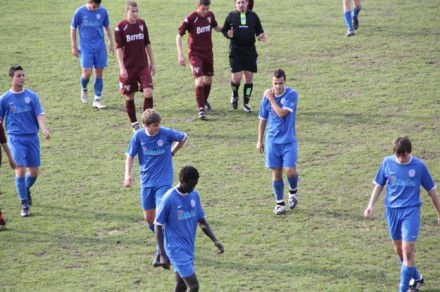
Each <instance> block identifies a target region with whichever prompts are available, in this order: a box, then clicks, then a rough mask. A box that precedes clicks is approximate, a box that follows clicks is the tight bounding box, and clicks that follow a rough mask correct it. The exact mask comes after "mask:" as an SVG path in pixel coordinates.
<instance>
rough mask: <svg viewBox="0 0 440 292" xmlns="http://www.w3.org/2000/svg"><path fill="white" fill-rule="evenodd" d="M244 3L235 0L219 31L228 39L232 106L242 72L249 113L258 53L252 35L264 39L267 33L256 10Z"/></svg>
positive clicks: (243, 0) (244, 107)
mask: <svg viewBox="0 0 440 292" xmlns="http://www.w3.org/2000/svg"><path fill="white" fill-rule="evenodd" d="M247 5H248V3H247V0H235V8H236V10H235V11H232V12H230V13H229V14H228V16H227V17H226V19H225V23H224V25H223V28H222V32H223V35H224V36H225V37H226V38H228V39H230V44H229V64H230V66H231V73H232V75H231V89H232V96H231V105H232V108H233V109H237V108H238V100H239V96H238V89H239V88H240V83H241V79H242V78H243V75H244V85H243V111H245V112H247V113H250V112H252V108H251V106H250V105H249V100H250V98H251V94H252V89H253V88H254V84H253V78H254V73H256V72H257V57H258V54H257V49H256V47H255V38H257V39H258V40H259V41H262V42H266V41H267V36H266V34H265V33H264V30H263V26H262V25H261V22H260V18H259V17H258V15H257V14H256V13H255V12H252V11H250V10H248V8H247Z"/></svg>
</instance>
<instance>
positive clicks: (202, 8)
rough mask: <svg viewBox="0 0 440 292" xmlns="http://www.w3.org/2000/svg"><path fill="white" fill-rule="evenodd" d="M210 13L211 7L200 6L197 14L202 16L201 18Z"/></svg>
mask: <svg viewBox="0 0 440 292" xmlns="http://www.w3.org/2000/svg"><path fill="white" fill-rule="evenodd" d="M208 11H209V6H206V5H199V6H198V7H197V13H198V14H199V15H200V16H201V17H205V16H206V13H208Z"/></svg>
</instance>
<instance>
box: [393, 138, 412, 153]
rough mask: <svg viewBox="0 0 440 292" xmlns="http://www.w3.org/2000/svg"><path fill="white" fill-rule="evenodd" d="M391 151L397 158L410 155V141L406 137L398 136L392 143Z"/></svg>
mask: <svg viewBox="0 0 440 292" xmlns="http://www.w3.org/2000/svg"><path fill="white" fill-rule="evenodd" d="M393 151H394V153H396V155H397V156H399V155H402V154H405V153H408V154H409V153H411V151H412V145H411V140H409V138H408V137H407V136H400V137H397V138H396V139H394V141H393Z"/></svg>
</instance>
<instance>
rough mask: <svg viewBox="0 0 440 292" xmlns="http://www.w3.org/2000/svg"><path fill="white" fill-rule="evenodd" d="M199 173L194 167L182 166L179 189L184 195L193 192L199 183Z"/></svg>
mask: <svg viewBox="0 0 440 292" xmlns="http://www.w3.org/2000/svg"><path fill="white" fill-rule="evenodd" d="M199 177H200V175H199V171H198V170H197V168H195V167H194V166H190V165H187V166H184V167H183V168H182V169H181V170H180V173H179V188H180V189H181V190H182V191H183V192H184V193H189V192H192V191H193V190H194V188H195V187H196V185H197V183H198V182H199Z"/></svg>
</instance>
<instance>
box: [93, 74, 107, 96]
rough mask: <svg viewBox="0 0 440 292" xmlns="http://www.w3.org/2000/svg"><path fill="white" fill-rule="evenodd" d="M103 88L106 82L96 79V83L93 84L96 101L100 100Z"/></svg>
mask: <svg viewBox="0 0 440 292" xmlns="http://www.w3.org/2000/svg"><path fill="white" fill-rule="evenodd" d="M103 88H104V81H103V80H102V78H95V83H94V84H93V89H94V90H95V100H99V99H100V97H101V94H102V89H103Z"/></svg>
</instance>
